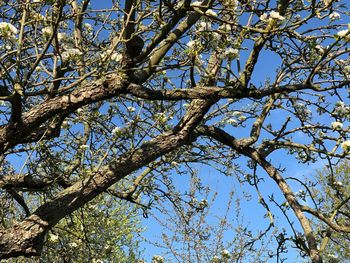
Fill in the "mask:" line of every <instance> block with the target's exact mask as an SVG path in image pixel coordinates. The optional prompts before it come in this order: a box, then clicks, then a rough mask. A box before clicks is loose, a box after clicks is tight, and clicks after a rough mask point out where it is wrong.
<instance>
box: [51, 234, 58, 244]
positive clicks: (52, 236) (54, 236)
mask: <svg viewBox="0 0 350 263" xmlns="http://www.w3.org/2000/svg"><path fill="white" fill-rule="evenodd" d="M58 239H59V237H58V235H55V234H49V240H50V241H52V242H57V241H58Z"/></svg>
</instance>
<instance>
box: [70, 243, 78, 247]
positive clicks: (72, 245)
mask: <svg viewBox="0 0 350 263" xmlns="http://www.w3.org/2000/svg"><path fill="white" fill-rule="evenodd" d="M68 246H70V247H72V248H77V247H78V244H77V243H75V242H71V243H69V244H68Z"/></svg>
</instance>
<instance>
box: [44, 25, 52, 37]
mask: <svg viewBox="0 0 350 263" xmlns="http://www.w3.org/2000/svg"><path fill="white" fill-rule="evenodd" d="M41 32H42V33H43V35H47V36H50V35H52V32H53V31H52V28H51V27H50V26H46V27H43V28H42V29H41Z"/></svg>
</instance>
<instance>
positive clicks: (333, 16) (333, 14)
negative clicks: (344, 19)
mask: <svg viewBox="0 0 350 263" xmlns="http://www.w3.org/2000/svg"><path fill="white" fill-rule="evenodd" d="M329 19H330V20H332V21H334V20H337V19H340V14H339V13H338V12H333V13H331V14H330V15H329Z"/></svg>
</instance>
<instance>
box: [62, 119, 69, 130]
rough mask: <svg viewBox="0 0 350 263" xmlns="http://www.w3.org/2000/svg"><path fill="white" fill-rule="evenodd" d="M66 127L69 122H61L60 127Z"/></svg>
mask: <svg viewBox="0 0 350 263" xmlns="http://www.w3.org/2000/svg"><path fill="white" fill-rule="evenodd" d="M68 126H69V122H68V121H63V122H62V125H61V127H62V128H63V129H66V128H68Z"/></svg>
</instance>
